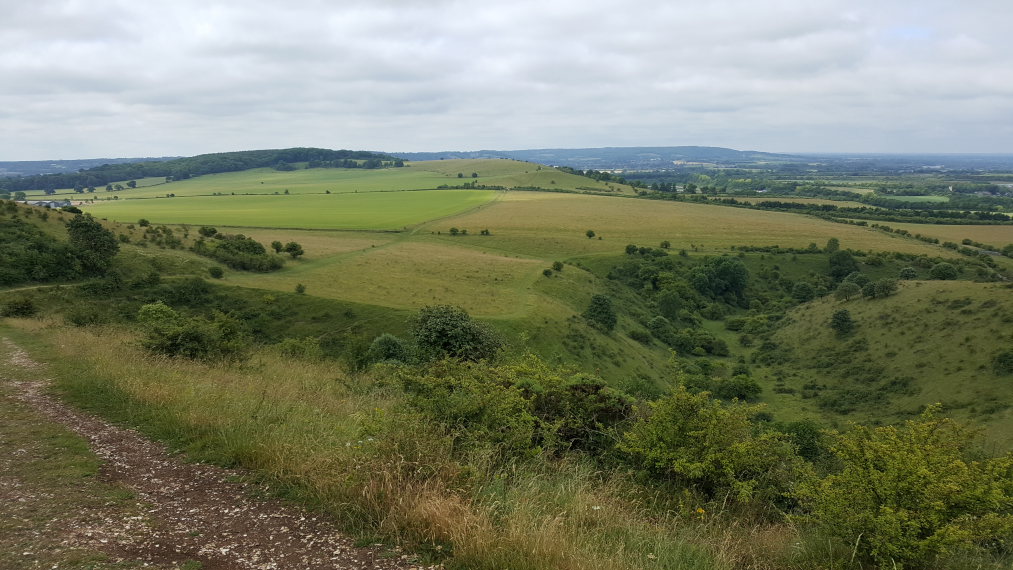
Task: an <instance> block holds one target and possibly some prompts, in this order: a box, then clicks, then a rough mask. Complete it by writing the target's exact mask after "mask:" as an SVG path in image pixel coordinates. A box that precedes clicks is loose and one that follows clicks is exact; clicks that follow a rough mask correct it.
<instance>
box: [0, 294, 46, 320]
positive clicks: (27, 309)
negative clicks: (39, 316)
mask: <svg viewBox="0 0 1013 570" xmlns="http://www.w3.org/2000/svg"><path fill="white" fill-rule="evenodd" d="M38 312H39V308H38V307H37V306H36V305H35V301H33V300H32V299H31V298H29V297H17V298H14V299H11V300H10V301H7V302H6V303H4V304H3V305H0V317H31V316H32V315H34V314H35V313H38Z"/></svg>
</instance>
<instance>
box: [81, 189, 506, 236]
mask: <svg viewBox="0 0 1013 570" xmlns="http://www.w3.org/2000/svg"><path fill="white" fill-rule="evenodd" d="M495 196H496V193H495V192H493V191H490V190H430V191H425V192H368V193H361V194H354V193H353V194H347V193H346V194H330V195H326V194H325V195H320V194H314V195H304V196H285V195H281V196H274V195H269V196H231V195H226V196H202V197H192V198H178V197H177V198H159V199H155V198H153V199H149V200H115V201H106V202H98V203H95V204H92V205H88V206H87V210H88V211H89V212H91V213H92V214H94V215H95V216H98V217H102V218H108V219H110V220H116V221H120V222H134V221H137V220H138V219H140V218H147V219H149V220H151V221H152V222H153V223H159V224H192V225H212V226H213V225H223V226H254V227H268V228H270V227H275V228H307V229H368V230H402V229H405V228H407V227H409V226H413V225H415V224H418V223H421V222H424V221H427V220H432V219H434V218H440V217H443V216H448V215H451V214H457V213H460V212H463V211H465V210H469V209H471V208H475V207H477V206H480V205H482V204H485V203H487V202H489V201H490V200H492V199H493V198H494V197H495Z"/></svg>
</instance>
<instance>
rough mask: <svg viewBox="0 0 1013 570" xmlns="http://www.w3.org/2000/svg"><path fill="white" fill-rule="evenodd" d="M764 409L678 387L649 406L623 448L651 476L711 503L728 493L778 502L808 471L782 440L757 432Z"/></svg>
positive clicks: (625, 440) (771, 433)
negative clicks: (671, 481) (758, 416)
mask: <svg viewBox="0 0 1013 570" xmlns="http://www.w3.org/2000/svg"><path fill="white" fill-rule="evenodd" d="M760 409H761V407H760V406H755V405H747V404H731V405H725V404H722V403H721V402H719V401H717V400H713V399H711V398H710V396H709V395H708V394H707V393H706V392H702V393H700V394H691V393H689V392H688V391H687V390H686V389H685V388H684V387H681V386H680V387H679V388H678V389H677V390H676V391H675V392H674V393H673V394H671V395H670V396H668V397H666V398H663V399H661V400H658V401H657V402H652V403H651V404H650V411H649V413H648V414H646V415H645V416H644V417H641V418H640V419H639V420H637V421H636V423H635V424H634V425H633V426H632V427H631V428H630V430H629V431H627V432H626V433H625V434H623V437H622V441H621V442H620V443H619V448H620V450H622V451H624V452H626V453H627V454H629V457H630V459H631V460H632V461H633V462H634V464H636V465H638V466H640V467H642V468H643V469H645V470H647V472H649V473H652V474H654V475H655V476H657V477H660V478H663V479H674V480H676V481H677V482H679V483H683V484H686V485H690V486H692V487H693V488H695V489H696V490H698V491H700V492H702V493H704V494H705V495H707V496H709V497H715V496H717V495H719V494H722V493H730V494H731V496H732V497H733V498H736V499H738V500H740V501H748V500H754V499H759V500H774V499H776V498H778V497H781V496H782V495H783V494H784V493H786V492H787V490H788V488H789V486H790V485H791V484H792V483H793V481H795V479H796V478H797V476H798V474H799V471H800V470H801V469H803V468H804V467H803V466H802V461H801V460H800V459H799V457H798V456H797V455H796V454H795V452H794V450H793V447H792V445H791V443H790V442H789V441H788V439H787V437H786V436H785V435H784V434H780V433H776V432H763V433H758V432H757V430H756V427H755V426H754V425H753V423H752V421H751V418H752V417H753V416H754V415H755V414H756V413H757V412H758V411H759V410H760Z"/></svg>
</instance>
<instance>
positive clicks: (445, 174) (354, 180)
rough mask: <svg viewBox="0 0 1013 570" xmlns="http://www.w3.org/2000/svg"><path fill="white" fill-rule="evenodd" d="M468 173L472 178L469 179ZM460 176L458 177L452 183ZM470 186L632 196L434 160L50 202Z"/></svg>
mask: <svg viewBox="0 0 1013 570" xmlns="http://www.w3.org/2000/svg"><path fill="white" fill-rule="evenodd" d="M472 173H474V174H478V177H477V178H472V176H471V175H472ZM458 174H461V177H458ZM123 182H126V181H123ZM465 183H476V184H481V185H486V186H503V187H506V188H513V187H542V188H549V189H562V190H593V191H602V192H611V191H614V192H616V193H625V194H632V189H631V188H630V187H628V186H623V185H620V184H609V183H605V182H599V181H596V180H592V179H590V178H585V177H583V176H577V175H574V174H568V173H566V172H562V171H559V170H556V169H554V168H550V167H547V166H542V165H539V164H533V163H528V162H520V161H516V160H498V159H497V160H492V159H481V160H463V159H460V160H437V161H426V162H410V163H407V165H406V166H405V167H403V168H384V169H376V170H372V169H359V168H312V169H298V170H291V171H279V170H275V169H273V168H256V169H252V170H244V171H240V172H224V173H220V174H208V175H204V176H198V177H195V178H190V179H187V180H179V181H175V182H170V183H165V181H164V179H162V178H144V179H141V180H138V181H137V186H138V187H137V188H133V189H126V190H122V191H118V192H113V193H110V192H106V191H105V189H104V188H98V189H97V191H96V192H95V193H94V194H77V193H75V192H74V191H73V190H71V189H61V190H57V193H56V196H57V197H60V198H68V199H71V200H85V199H91V200H96V201H103V200H111V199H113V198H114V197H116V198H117V199H119V200H126V199H134V198H156V197H165V195H166V194H170V193H171V194H175V195H176V197H184V196H210V195H212V194H269V195H274V194H276V193H277V194H284V193H285V191H286V190H287V191H288V193H289V194H324V193H326V192H331V193H334V194H342V193H355V192H392V191H399V190H431V189H435V188H437V187H438V186H443V185H447V186H460V185H463V184H465ZM28 194H29V195H30V196H31V197H33V198H39V197H41V196H43V193H42V191H41V190H37V191H31V192H28Z"/></svg>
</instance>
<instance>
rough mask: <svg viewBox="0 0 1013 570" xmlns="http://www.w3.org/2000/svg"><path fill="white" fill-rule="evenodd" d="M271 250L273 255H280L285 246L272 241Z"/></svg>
mask: <svg viewBox="0 0 1013 570" xmlns="http://www.w3.org/2000/svg"><path fill="white" fill-rule="evenodd" d="M271 249H273V250H274V252H275V253H281V250H283V249H285V246H284V245H282V243H281V242H280V241H272V242H271Z"/></svg>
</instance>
